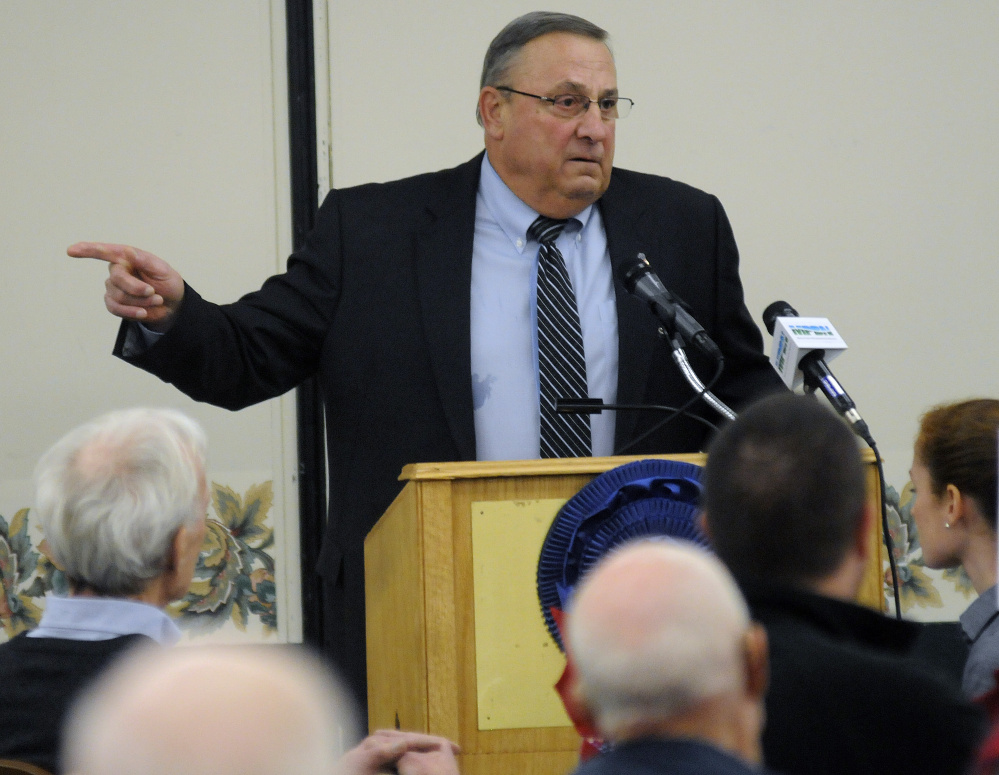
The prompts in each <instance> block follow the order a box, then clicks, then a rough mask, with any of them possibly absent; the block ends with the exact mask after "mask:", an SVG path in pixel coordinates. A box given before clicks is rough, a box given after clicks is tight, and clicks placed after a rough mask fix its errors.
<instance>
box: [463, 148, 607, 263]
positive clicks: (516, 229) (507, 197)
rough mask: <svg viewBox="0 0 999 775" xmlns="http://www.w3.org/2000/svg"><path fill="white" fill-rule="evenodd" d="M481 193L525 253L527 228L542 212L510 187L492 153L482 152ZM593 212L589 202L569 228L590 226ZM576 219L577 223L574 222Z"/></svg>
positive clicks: (494, 216)
mask: <svg viewBox="0 0 999 775" xmlns="http://www.w3.org/2000/svg"><path fill="white" fill-rule="evenodd" d="M479 196H480V197H482V201H483V203H484V204H485V206H486V208H487V209H488V210H489V214H490V215H491V216H492V217H493V220H495V221H496V223H497V224H498V225H499V227H500V229H502V230H503V233H504V234H505V235H506V236H507V239H509V240H510V242H511V243H512V244H513V247H514V249H515V250H516V251H517V252H518V253H523V252H524V248H525V247H526V246H527V241H528V240H527V230H528V229H529V228H530V226H531V224H532V223H534V221H535V220H536V219H537V217H538V215H539V213H538V212H537V210H534V209H532V208H531V207H529V206H528V205H526V204H525V203H524V202H523V200H522V199H521V198H520V197H518V196H517V195H516V194H515V193H513V191H511V190H510V187H509V186H508V185H507V184H506V183H504V182H503V179H502V178H501V177H500V176H499V173H498V172H496V170H495V169H494V168H493V165H492V164H490V162H489V154H488V153H485V154H483V155H482V174H481V175H480V176H479ZM592 213H593V205H587V206H586V208H585V209H583V210H582V211H581V212H579V213H576V215H574V216H573V217H572V218H570V219H569V222H568V223H567V224H566V227H565V228H566V231H567V232H570V233H571V232H573V231H575V230H582V229H585V228H586V224H587V223H589V221H590V216H591V215H592ZM574 222H575V223H574Z"/></svg>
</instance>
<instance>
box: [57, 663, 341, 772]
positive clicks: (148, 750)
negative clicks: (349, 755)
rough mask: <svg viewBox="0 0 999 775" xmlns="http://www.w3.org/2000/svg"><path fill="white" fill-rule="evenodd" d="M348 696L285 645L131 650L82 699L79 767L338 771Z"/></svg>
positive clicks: (71, 768) (70, 760)
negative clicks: (134, 652)
mask: <svg viewBox="0 0 999 775" xmlns="http://www.w3.org/2000/svg"><path fill="white" fill-rule="evenodd" d="M355 726H356V719H355V716H354V713H353V710H352V708H351V706H350V703H349V700H347V699H346V695H345V694H343V693H342V692H341V691H340V689H339V688H338V687H336V686H335V685H334V684H333V683H332V680H331V678H330V676H329V675H328V674H327V673H326V672H325V671H324V670H323V669H322V668H321V667H320V666H319V665H318V663H316V662H314V661H313V660H311V659H309V658H307V657H306V656H305V655H304V654H302V653H300V652H292V651H288V650H285V649H284V648H283V647H249V648H247V647H243V648H222V647H216V648H177V649H172V650H161V649H155V650H149V651H142V652H140V653H138V654H136V655H134V656H133V657H132V658H129V659H126V660H125V661H123V662H122V663H121V665H120V666H118V667H117V668H115V669H114V670H112V671H111V672H110V673H109V674H108V675H107V677H106V678H105V679H104V680H103V681H102V682H101V683H100V684H99V685H98V686H97V687H96V688H95V689H94V690H92V691H91V692H90V693H89V694H88V695H86V696H85V697H84V698H83V699H82V700H81V701H80V702H79V703H78V704H77V705H76V707H75V708H74V711H73V714H72V716H71V719H70V722H69V725H68V727H67V730H66V744H65V749H64V752H63V764H64V769H65V771H67V772H72V773H74V774H75V775H230V774H231V775H237V774H238V775H332V773H335V772H336V762H337V760H338V758H339V756H340V754H341V753H342V752H343V748H344V747H345V746H344V745H343V742H342V741H344V740H346V741H347V744H348V745H349V744H351V743H352V742H353V740H354V733H355Z"/></svg>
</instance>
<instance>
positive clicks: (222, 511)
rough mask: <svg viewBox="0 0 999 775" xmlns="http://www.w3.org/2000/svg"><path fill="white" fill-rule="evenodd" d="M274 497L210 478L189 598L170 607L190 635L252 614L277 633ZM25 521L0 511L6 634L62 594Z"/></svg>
mask: <svg viewBox="0 0 999 775" xmlns="http://www.w3.org/2000/svg"><path fill="white" fill-rule="evenodd" d="M273 501H274V488H273V482H272V481H266V482H262V483H260V484H255V485H252V486H251V487H250V488H249V489H248V490H247V491H246V492H245V493H243V494H242V495H240V494H239V493H237V492H235V491H234V490H233V489H232V488H230V487H226V486H224V485H221V484H218V483H216V482H213V483H212V501H211V507H210V511H209V515H208V529H207V531H206V533H205V543H204V545H203V546H202V549H201V556H200V557H199V558H198V566H197V569H196V570H195V574H194V581H193V582H192V584H191V588H190V590H189V591H188V593H187V595H186V596H185V597H184V598H183V599H181V600H178V601H177V602H175V603H173V604H172V605H170V606H169V607H168V608H167V611H168V612H169V613H170V614H171V615H173V616H174V617H175V618H176V620H177V624H178V626H180V627H181V628H182V629H183V630H185V631H186V632H187V633H189V634H190V635H191V636H198V635H205V634H208V633H212V632H215V631H217V630H219V629H220V628H222V627H223V626H224V625H226V623H229V622H231V623H232V624H233V625H234V626H235V627H236V629H238V630H240V631H246V629H247V624H248V623H249V622H250V621H251V620H252V619H254V618H256V619H258V620H259V624H260V625H261V629H262V631H263V633H264V634H265V635H272V634H273V633H275V632H276V631H277V596H276V589H275V582H274V558H273V557H272V556H271V554H269V553H268V550H270V549H271V547H272V546H273V545H274V530H273V528H271V527H270V526H269V525H268V523H267V522H268V515H269V514H270V510H271V506H272V505H273ZM29 519H30V513H29V510H28V509H21V510H20V511H18V512H17V513H16V514H14V516H13V517H12V518H11V519H10V520H7V519H6V518H5V517H4V516H3V515H2V514H0V625H2V627H3V632H4V634H5V635H6V638H11V637H13V636H14V635H17V634H18V633H19V632H22V631H23V630H28V629H31V628H32V627H35V626H36V625H37V624H38V622H39V620H40V619H41V615H42V609H43V608H44V607H45V595H46V593H48V592H54V593H56V594H64V593H66V592H67V584H66V579H65V578H64V576H63V574H62V571H60V570H59V569H58V568H57V567H56V566H55V565H53V564H52V561H51V560H49V558H48V556H47V552H46V547H45V541H44V540H43V541H41V542H40V543H39V544H38V546H33V545H32V542H31V538H30V535H29ZM6 638H3V639H6Z"/></svg>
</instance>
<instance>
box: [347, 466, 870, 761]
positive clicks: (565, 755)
mask: <svg viewBox="0 0 999 775" xmlns="http://www.w3.org/2000/svg"><path fill="white" fill-rule="evenodd" d="M645 457H648V456H645ZM662 457H668V458H670V459H674V460H683V461H685V462H692V463H697V464H703V463H704V459H705V458H704V456H703V455H670V456H662ZM641 459H643V457H641V456H637V457H609V458H581V459H575V460H531V461H521V462H500V463H488V462H471V463H427V464H415V465H410V466H407V467H406V468H405V469H404V470H403V472H402V475H401V477H400V478H401V479H404V480H408V483H407V484H406V486H405V487H404V488H403V490H402V492H401V493H400V495H399V496H398V498H396V500H395V501H394V502H393V503H392V505H391V506H390V508H389V509H388V511H387V512H386V513H385V515H384V516H383V517H382V519H381V520H380V521H379V522H378V524H377V525H376V526H375V528H374V529H373V530H372V531H371V533H370V534H369V535H368V538H367V540H366V541H365V578H366V584H367V595H368V599H367V634H368V698H369V699H368V707H369V725H370V727H371V729H377V728H382V727H392V726H401V727H402V728H404V729H414V730H421V731H429V732H432V733H434V734H440V735H444V736H446V737H449V738H451V739H453V740H455V741H456V742H458V743H459V744H460V745H461V749H462V754H461V770H462V772H463V773H465V775H506V774H507V773H511V772H517V773H521V774H522V775H533V774H534V773H537V774H538V775H555V774H558V773H565V772H568V771H569V770H571V769H572V767H573V766H574V765H575V763H576V757H577V752H578V749H579V738H578V736H577V735H576V732H575V730H574V729H572V728H571V727H568V726H565V727H543V728H531V729H494V730H480V729H479V723H478V709H477V685H476V684H477V677H476V644H475V604H474V589H473V564H472V558H473V552H472V518H471V514H472V504H473V503H474V502H479V501H517V500H537V499H547V498H556V499H568V498H571V497H572V496H573V495H575V494H576V493H577V492H578V491H579V490H580V488H582V487H583V486H584V485H585V484H587V483H588V482H589V481H590V480H591V479H593V477H594V476H596V475H597V474H599V473H602V472H603V471H606V470H608V469H610V468H613V467H615V466H618V465H621V464H623V463H627V462H631V461H633V460H641ZM865 462H866V463H867V465H868V468H869V473H868V496H869V499H870V500H871V503H872V505H873V506H875V507H877V508H878V509H879V508H880V493H879V486H878V478H877V469H876V468H875V467H874V465H873V456H870V455H868V456H867V457H866V458H865ZM878 513H880V512H878ZM870 540H871V548H872V552H871V555H872V556H871V563H870V566H869V569H868V573H867V576H866V578H865V584H864V589H863V590H862V592H861V595H860V598H859V600H860V602H863V603H864V604H866V605H869V606H872V607H874V608H877V609H878V610H881V608H882V607H883V604H882V599H883V598H882V586H881V584H882V578H883V573H882V570H881V563H882V559H883V557H884V552H883V549H882V548H881V533H880V523H878V524H877V526H876V529H875V530H874V531H872V534H871V539H870ZM539 615H540V614H539Z"/></svg>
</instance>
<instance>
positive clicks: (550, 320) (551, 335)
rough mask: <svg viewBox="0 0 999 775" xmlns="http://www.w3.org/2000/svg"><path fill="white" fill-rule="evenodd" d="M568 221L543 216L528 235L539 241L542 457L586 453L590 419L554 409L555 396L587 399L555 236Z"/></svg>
mask: <svg viewBox="0 0 999 775" xmlns="http://www.w3.org/2000/svg"><path fill="white" fill-rule="evenodd" d="M565 224H566V222H565V221H558V220H555V219H553V218H545V217H544V216H543V215H541V216H538V219H537V220H536V221H535V222H534V223H532V224H531V226H530V228H529V229H528V230H527V236H528V237H530V238H531V239H535V240H537V241H538V242H539V243H541V250H540V252H539V253H538V381H539V384H540V391H541V396H540V399H541V400H540V404H541V457H543V458H549V457H588V456H589V455H591V454H592V446H591V443H590V418H589V416H588V415H581V414H556V413H555V399H557V398H585V397H586V396H587V390H586V359H585V357H584V356H583V334H582V330H581V329H580V327H579V312H578V311H577V309H576V295H575V294H574V293H573V292H572V283H571V282H570V280H569V274H568V272H566V269H565V260H564V259H563V258H562V254H561V252H559V249H558V248H557V247H556V246H555V240H556V239H558V235H559V234H561V233H562V229H564V228H565Z"/></svg>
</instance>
